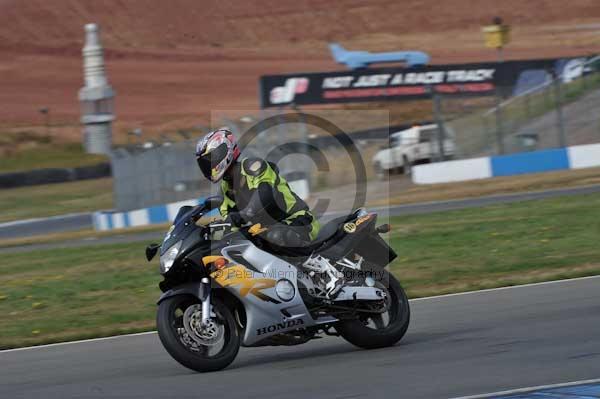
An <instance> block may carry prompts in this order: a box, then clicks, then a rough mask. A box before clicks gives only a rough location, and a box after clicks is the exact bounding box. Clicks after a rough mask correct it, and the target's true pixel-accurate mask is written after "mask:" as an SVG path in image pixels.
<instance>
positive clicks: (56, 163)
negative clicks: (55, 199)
mask: <svg viewBox="0 0 600 399" xmlns="http://www.w3.org/2000/svg"><path fill="white" fill-rule="evenodd" d="M2 136H3V139H0V149H2V148H3V147H4V148H8V149H7V150H5V151H3V152H0V154H1V155H2V156H1V157H0V173H7V172H17V171H24V170H32V169H45V168H75V167H79V166H89V165H95V164H98V163H101V162H107V161H108V158H107V157H106V156H104V155H94V154H87V153H85V152H84V151H83V148H82V147H81V144H76V143H65V144H56V143H52V142H51V140H50V139H49V138H48V139H47V140H44V137H43V136H42V137H41V138H40V137H38V136H34V135H31V134H27V132H22V133H19V134H13V135H12V136H11V135H5V134H3V135H2ZM6 136H8V137H12V138H13V139H14V140H17V141H18V140H25V137H23V136H26V138H27V140H29V141H27V142H26V144H22V145H20V144H19V143H18V142H17V143H14V144H13V143H5V142H4V141H6V140H7V138H6ZM13 146H14V148H15V149H14V150H13Z"/></svg>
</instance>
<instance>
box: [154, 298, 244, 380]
mask: <svg viewBox="0 0 600 399" xmlns="http://www.w3.org/2000/svg"><path fill="white" fill-rule="evenodd" d="M198 303H199V301H198V299H196V298H194V297H193V296H189V295H177V296H174V297H171V298H167V299H165V300H164V301H162V302H161V303H160V304H159V306H158V312H157V315H156V326H157V330H158V336H159V338H160V341H161V342H162V344H163V346H164V347H165V349H166V350H167V352H169V354H170V355H171V356H172V357H173V359H175V360H177V361H178V362H179V363H180V364H181V365H183V366H185V367H187V368H189V369H192V370H194V371H199V372H207V371H217V370H222V369H224V368H225V367H227V366H229V365H230V364H231V362H233V360H234V359H235V358H236V356H237V353H238V351H239V349H240V335H239V331H238V329H237V326H236V323H235V319H234V317H233V314H232V313H231V311H230V310H229V309H228V308H227V307H226V306H225V304H224V303H223V302H221V301H220V300H219V299H218V298H212V300H211V303H212V306H213V311H214V313H215V315H216V319H217V322H218V323H219V324H221V326H222V327H223V328H224V334H223V338H222V340H223V343H222V345H219V347H220V349H219V347H217V349H218V352H217V353H216V354H212V355H211V354H210V352H211V351H212V350H213V349H211V348H212V347H211V346H202V345H197V343H195V342H194V341H193V340H192V339H191V338H189V337H188V339H187V341H189V342H188V344H186V343H185V342H184V341H185V340H184V339H183V337H182V335H183V334H184V333H183V331H182V329H183V330H185V328H184V326H183V323H184V321H183V320H184V317H183V316H182V312H185V310H186V309H187V308H188V307H190V306H193V305H196V304H198ZM190 343H191V344H196V347H192V346H191V345H190Z"/></svg>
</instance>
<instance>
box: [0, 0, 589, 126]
mask: <svg viewBox="0 0 600 399" xmlns="http://www.w3.org/2000/svg"><path fill="white" fill-rule="evenodd" d="M495 15H500V16H502V17H503V18H504V19H505V20H506V21H507V22H509V23H510V24H511V25H512V26H513V42H512V43H511V44H510V45H509V46H508V48H507V50H506V54H507V57H509V58H533V57H540V56H559V55H575V54H581V53H589V52H600V2H598V1H595V0H572V1H569V2H559V1H548V0H546V1H544V0H530V1H522V0H504V1H502V2H499V1H488V0H485V1H484V0H479V1H472V0H452V1H450V0H448V1H439V0H435V1H434V0H404V1H397V0H368V1H354V0H341V1H339V0H336V1H335V2H332V1H330V2H323V1H311V0H294V1H291V0H277V1H275V0H265V1H258V2H240V1H233V0H229V1H212V0H211V1H197V0H171V1H161V0H103V1H78V0H52V1H47V0H28V1H22V0H0V124H1V125H2V126H4V127H5V128H10V127H14V126H29V125H40V124H42V120H41V116H40V115H39V114H38V112H37V110H38V109H39V108H40V107H41V106H49V107H50V109H51V113H52V118H53V121H55V122H57V123H60V124H62V125H66V126H77V121H78V114H79V107H78V103H77V90H78V89H79V87H80V86H81V84H82V71H81V68H82V67H81V58H80V52H81V46H82V44H83V25H84V24H85V23H88V22H96V23H98V24H100V26H101V29H102V40H103V43H104V46H105V49H106V55H107V69H108V73H109V80H110V82H111V84H112V85H113V86H114V87H115V89H116V90H117V95H118V97H117V112H118V118H119V122H118V123H117V130H125V129H127V128H129V127H132V126H138V125H141V126H144V127H145V128H148V129H150V130H152V129H154V130H160V129H166V128H173V127H185V126H189V125H191V124H193V123H195V122H196V121H201V120H204V121H206V120H208V115H209V112H210V110H211V109H231V108H233V109H235V108H249V107H250V108H255V107H256V106H257V105H258V104H257V78H258V76H260V75H261V74H265V73H280V72H292V71H318V70H332V69H339V68H343V67H341V66H338V65H336V64H334V63H333V61H332V60H331V58H330V56H329V54H328V51H327V49H326V44H327V42H329V41H339V42H341V43H343V44H344V45H346V46H347V47H349V48H362V49H369V50H375V51H377V50H395V49H410V48H412V49H421V50H424V51H427V52H429V53H430V54H431V55H432V56H433V61H434V62H435V63H441V62H458V61H474V60H484V59H494V57H495V54H494V53H493V52H492V51H490V50H487V49H485V48H484V47H483V44H482V37H481V32H480V27H481V25H483V24H486V23H488V22H489V21H490V20H491V18H492V17H493V16H495ZM449 40H451V41H449ZM67 130H68V129H64V130H63V131H64V132H66V131H67Z"/></svg>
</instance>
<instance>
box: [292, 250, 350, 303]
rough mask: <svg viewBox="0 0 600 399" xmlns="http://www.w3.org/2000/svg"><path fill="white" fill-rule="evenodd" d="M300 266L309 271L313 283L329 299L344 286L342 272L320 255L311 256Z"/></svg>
mask: <svg viewBox="0 0 600 399" xmlns="http://www.w3.org/2000/svg"><path fill="white" fill-rule="evenodd" d="M302 266H303V267H304V268H306V269H308V270H309V271H311V273H310V275H311V277H313V281H314V283H315V285H317V286H320V287H321V288H322V289H323V291H325V296H326V297H327V298H329V299H334V298H335V297H336V296H337V294H338V293H339V292H340V290H341V289H342V287H343V286H344V274H343V273H342V272H340V271H339V270H337V269H336V268H335V266H333V265H332V264H331V262H330V261H329V260H328V259H327V258H324V257H322V256H321V255H316V256H311V257H310V258H308V259H307V260H306V261H305V262H304V263H303V264H302Z"/></svg>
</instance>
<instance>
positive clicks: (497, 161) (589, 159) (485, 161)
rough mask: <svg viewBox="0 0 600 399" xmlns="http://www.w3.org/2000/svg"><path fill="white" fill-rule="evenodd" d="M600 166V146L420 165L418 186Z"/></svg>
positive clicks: (415, 175)
mask: <svg viewBox="0 0 600 399" xmlns="http://www.w3.org/2000/svg"><path fill="white" fill-rule="evenodd" d="M596 166H600V144H590V145H580V146H573V147H567V148H557V149H551V150H542V151H532V152H523V153H518V154H510V155H498V156H492V157H485V158H473V159H463V160H459V161H448V162H438V163H432V164H426V165H417V166H415V167H414V168H413V169H412V179H413V182H414V183H416V184H433V183H450V182H459V181H467V180H476V179H487V178H490V177H499V176H514V175H521V174H528V173H539V172H549V171H556V170H566V169H581V168H591V167H596Z"/></svg>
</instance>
